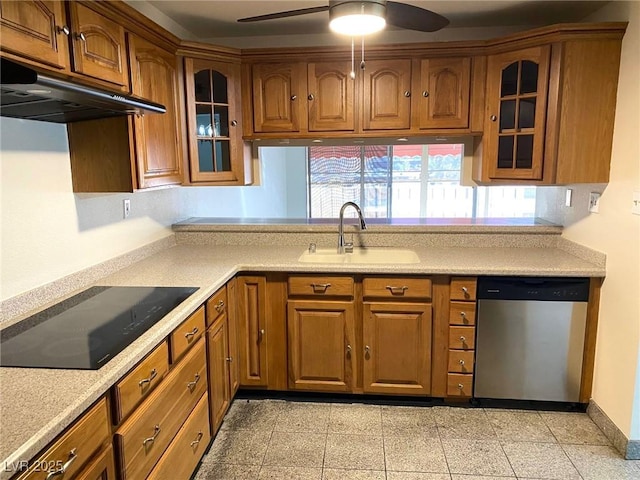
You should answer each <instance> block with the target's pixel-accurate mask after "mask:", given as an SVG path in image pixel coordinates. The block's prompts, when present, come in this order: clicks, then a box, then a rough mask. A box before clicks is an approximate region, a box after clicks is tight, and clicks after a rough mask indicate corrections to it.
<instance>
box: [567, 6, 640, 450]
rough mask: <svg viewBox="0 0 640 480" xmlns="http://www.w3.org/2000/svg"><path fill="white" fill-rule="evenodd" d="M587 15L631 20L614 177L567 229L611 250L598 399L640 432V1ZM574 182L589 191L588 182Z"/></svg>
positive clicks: (631, 434)
mask: <svg viewBox="0 0 640 480" xmlns="http://www.w3.org/2000/svg"><path fill="white" fill-rule="evenodd" d="M587 20H588V21H614V20H615V21H627V20H628V21H629V27H628V29H627V32H626V34H625V37H624V40H623V44H622V63H621V67H620V80H619V84H618V101H617V106H616V117H615V130H614V138H613V152H612V158H611V178H610V181H609V184H608V185H607V186H606V188H605V189H604V192H603V194H602V197H601V199H600V212H599V213H598V214H591V215H584V216H583V218H580V217H581V216H582V215H577V216H575V215H574V218H573V223H571V224H568V225H566V228H565V230H564V232H563V236H564V237H565V238H567V239H569V240H572V241H575V242H578V243H580V244H582V245H585V246H587V247H590V248H593V249H595V250H599V251H601V252H604V253H605V254H606V255H607V276H606V279H605V282H604V285H603V288H602V296H601V301H600V315H599V324H598V339H597V345H596V361H595V377H594V388H593V399H594V400H595V401H596V402H597V403H598V405H599V406H600V407H601V408H602V409H603V410H604V412H605V413H606V414H607V415H608V416H609V418H611V419H612V420H613V421H614V423H615V424H616V425H617V426H618V427H619V428H620V429H621V430H622V432H623V433H624V434H625V435H627V437H628V438H630V439H632V440H640V421H639V417H640V391H639V390H640V381H639V379H640V376H639V375H638V369H639V368H640V364H639V352H638V349H639V345H640V216H638V215H632V214H631V205H632V195H633V190H634V189H640V135H639V132H640V82H639V81H638V79H639V78H640V57H639V56H638V46H639V45H640V2H613V3H611V4H609V5H608V6H606V7H605V8H603V9H602V10H600V11H598V12H596V13H595V14H594V15H593V16H591V17H590V18H588V19H587ZM579 133H580V132H576V134H579ZM573 188H575V189H576V191H577V193H578V196H580V197H582V198H584V197H585V196H587V195H588V191H589V190H588V189H589V188H590V187H589V186H586V187H581V186H573ZM582 208H584V206H583V207H582Z"/></svg>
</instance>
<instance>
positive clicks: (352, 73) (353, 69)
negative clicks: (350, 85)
mask: <svg viewBox="0 0 640 480" xmlns="http://www.w3.org/2000/svg"><path fill="white" fill-rule="evenodd" d="M354 45H355V40H354V38H353V37H351V73H350V74H349V75H350V76H351V79H352V80H353V79H355V78H356V67H355V64H356V59H355V50H354Z"/></svg>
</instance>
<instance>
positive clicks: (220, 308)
mask: <svg viewBox="0 0 640 480" xmlns="http://www.w3.org/2000/svg"><path fill="white" fill-rule="evenodd" d="M213 308H215V309H216V312H218V313H220V312H222V311H223V310H224V302H223V301H222V300H220V301H219V302H218V303H217V304H216V306H215V307H213Z"/></svg>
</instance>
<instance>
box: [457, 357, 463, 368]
mask: <svg viewBox="0 0 640 480" xmlns="http://www.w3.org/2000/svg"><path fill="white" fill-rule="evenodd" d="M458 363H459V364H460V365H462V366H463V367H464V360H462V359H460V360H458Z"/></svg>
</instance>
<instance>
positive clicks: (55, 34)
mask: <svg viewBox="0 0 640 480" xmlns="http://www.w3.org/2000/svg"><path fill="white" fill-rule="evenodd" d="M65 23H66V19H65V15H64V4H63V2H61V1H34V0H26V1H21V2H16V1H2V2H0V25H1V26H2V35H0V44H1V45H2V50H6V51H9V52H13V53H16V54H18V55H20V56H24V57H27V58H30V59H32V60H37V61H40V62H44V63H47V64H49V65H52V66H54V67H57V68H61V69H65V70H68V68H69V46H68V38H67V36H66V35H65V34H64V33H63V32H62V28H63V27H66V28H67V31H68V27H67V26H66V25H65Z"/></svg>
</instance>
